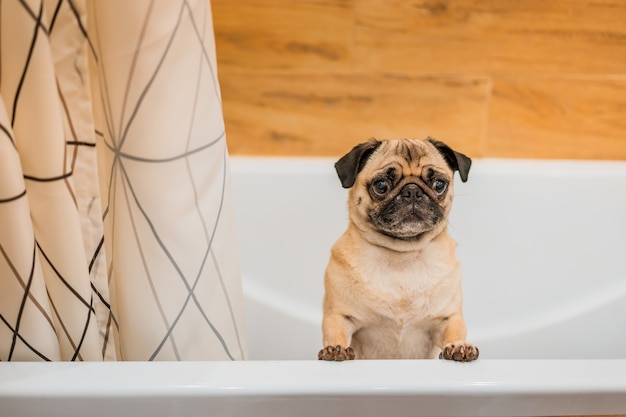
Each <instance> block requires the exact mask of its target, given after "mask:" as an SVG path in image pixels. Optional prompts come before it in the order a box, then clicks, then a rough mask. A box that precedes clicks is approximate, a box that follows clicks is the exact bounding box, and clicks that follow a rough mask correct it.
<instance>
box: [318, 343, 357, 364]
mask: <svg viewBox="0 0 626 417" xmlns="http://www.w3.org/2000/svg"><path fill="white" fill-rule="evenodd" d="M354 358H356V354H355V353H354V349H353V348H352V347H351V346H348V347H347V348H344V347H343V346H339V345H337V346H326V347H325V348H324V349H322V350H320V351H319V353H318V354H317V359H319V360H321V361H346V360H352V359H354Z"/></svg>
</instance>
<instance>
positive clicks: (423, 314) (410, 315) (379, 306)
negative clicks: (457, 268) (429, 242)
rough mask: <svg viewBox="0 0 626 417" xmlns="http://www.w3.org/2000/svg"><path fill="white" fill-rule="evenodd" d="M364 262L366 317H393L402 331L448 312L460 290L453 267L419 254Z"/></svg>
mask: <svg viewBox="0 0 626 417" xmlns="http://www.w3.org/2000/svg"><path fill="white" fill-rule="evenodd" d="M370 259H371V258H370ZM363 266H364V268H363V270H362V273H361V277H360V279H361V284H362V289H363V291H364V294H363V295H364V296H365V298H366V299H367V301H368V302H367V303H365V310H366V311H364V313H365V314H364V316H366V317H368V318H367V319H366V320H368V321H381V320H383V319H386V320H390V321H392V322H393V324H394V325H395V326H396V327H397V328H398V329H399V330H400V331H402V329H404V328H405V327H406V328H411V327H414V326H415V325H417V324H419V323H420V322H423V323H424V324H426V323H428V322H429V321H431V320H433V319H439V318H440V317H441V316H442V315H445V314H446V310H448V307H449V304H450V299H451V295H453V293H454V292H455V290H456V289H455V285H454V284H455V276H454V275H455V274H454V271H453V270H452V269H451V268H448V267H442V265H437V264H436V263H433V262H430V263H429V262H426V261H424V260H423V259H421V258H420V257H419V256H414V257H407V258H406V259H401V260H397V261H396V262H394V263H390V262H387V263H386V264H381V263H380V262H376V261H373V260H366V261H365V262H364V264H363ZM364 318H365V317H364Z"/></svg>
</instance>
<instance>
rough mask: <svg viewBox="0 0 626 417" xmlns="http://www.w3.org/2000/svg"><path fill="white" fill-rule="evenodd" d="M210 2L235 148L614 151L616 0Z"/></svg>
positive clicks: (620, 119) (623, 9)
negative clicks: (401, 142) (415, 141)
mask: <svg viewBox="0 0 626 417" xmlns="http://www.w3.org/2000/svg"><path fill="white" fill-rule="evenodd" d="M212 7H213V13H214V15H213V16H214V26H215V35H216V44H217V58H218V69H219V79H220V81H221V86H222V92H223V107H224V115H225V121H226V129H227V138H228V141H229V144H230V150H231V152H232V153H234V154H263V155H339V154H340V153H342V152H344V151H345V150H346V149H348V148H349V147H351V146H352V145H354V144H355V143H357V142H359V141H361V140H364V139H367V138H368V137H371V136H379V137H407V136H414V137H423V136H426V135H433V136H437V137H440V138H441V139H443V140H444V141H448V142H451V144H453V145H454V146H456V147H457V148H459V149H464V150H466V151H467V152H468V153H469V154H471V156H473V157H481V156H490V157H491V156H493V157H511V158H580V159H626V150H625V149H624V146H625V145H624V141H625V140H626V139H625V138H626V129H625V127H624V123H625V122H624V121H625V120H626V109H625V99H624V97H625V96H626V94H625V91H624V82H625V80H626V1H623V0H586V1H580V0H553V1H552V0H551V1H544V0H524V1H519V0H454V1H453V0H385V1H379V0H298V1H291V0H213V1H212ZM451 84H455V85H454V86H451ZM492 86H493V88H492Z"/></svg>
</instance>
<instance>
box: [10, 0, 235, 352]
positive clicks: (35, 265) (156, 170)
mask: <svg viewBox="0 0 626 417" xmlns="http://www.w3.org/2000/svg"><path fill="white" fill-rule="evenodd" d="M0 96H1V98H2V99H1V100H0V360H2V361H8V360H44V361H48V360H79V361H87V360H89V361H92V360H235V359H244V358H245V356H246V340H245V329H244V318H243V301H242V291H241V279H240V270H239V259H238V251H237V245H236V239H235V233H234V219H233V210H232V207H231V195H230V177H229V167H228V153H227V148H226V142H225V140H226V138H225V132H224V124H223V118H222V112H221V98H220V91H219V86H218V82H217V74H216V66H215V49H214V38H213V27H212V21H211V9H210V4H209V1H208V0H199V1H192V0H152V1H150V0H138V1H125V0H93V1H91V0H87V1H85V0H45V1H41V0H3V1H0Z"/></svg>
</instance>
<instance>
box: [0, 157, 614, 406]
mask: <svg viewBox="0 0 626 417" xmlns="http://www.w3.org/2000/svg"><path fill="white" fill-rule="evenodd" d="M333 163H334V161H333V160H329V159H263V158H259V159H253V158H250V159H248V158H232V172H233V184H234V197H235V204H236V209H237V217H238V221H239V224H238V227H239V232H240V233H239V234H240V242H241V251H242V262H243V274H244V292H245V296H246V316H247V320H248V323H247V327H248V333H249V347H250V359H251V361H248V362H240V363H226V362H205V363H89V364H71V363H54V364H41V363H21V364H20V363H0V417H4V416H11V417H14V416H20V415H46V416H73V415H76V416H79V415H89V416H107V417H109V416H125V415H134V416H182V415H185V416H196V415H216V416H230V415H233V416H388V417H392V416H478V415H484V416H539V415H543V416H548V415H577V414H578V415H580V414H597V415H599V414H626V162H602V163H596V162H555V161H545V162H537V161H497V160H479V161H475V164H474V166H473V168H472V171H471V172H470V176H469V181H468V182H467V183H465V184H463V183H460V181H459V182H457V184H456V189H455V203H454V204H455V205H454V208H453V214H452V219H451V224H450V232H451V234H452V235H453V236H454V237H455V239H456V240H457V241H458V242H459V247H458V255H459V258H460V259H461V262H462V265H463V270H464V278H463V279H464V281H463V285H464V297H465V302H464V310H465V318H466V321H467V324H468V340H470V341H472V342H473V343H475V344H476V345H477V346H478V347H479V348H480V352H481V358H480V359H479V360H478V361H476V362H474V363H468V364H458V363H451V362H446V361H440V360H420V361H354V362H343V363H327V362H318V361H317V360H316V355H317V351H318V350H319V349H320V348H321V329H320V320H321V300H322V295H323V282H322V281H323V279H322V278H323V272H324V268H325V265H326V261H327V259H328V254H329V249H330V246H331V244H332V243H333V242H334V240H335V239H336V238H337V237H338V236H339V234H340V233H341V232H342V231H343V230H344V228H345V226H346V209H345V198H346V191H345V190H343V189H342V188H341V186H340V184H339V181H338V179H337V178H336V175H335V173H334V169H333Z"/></svg>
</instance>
